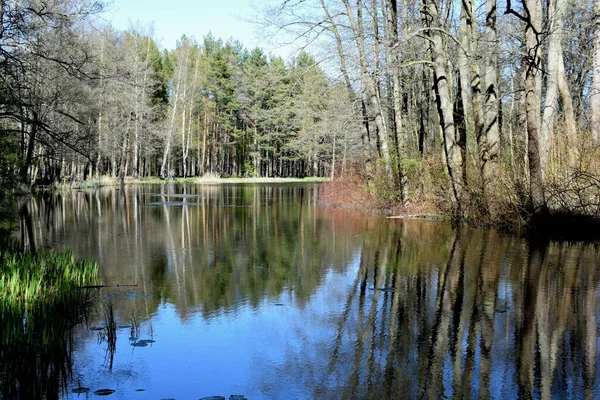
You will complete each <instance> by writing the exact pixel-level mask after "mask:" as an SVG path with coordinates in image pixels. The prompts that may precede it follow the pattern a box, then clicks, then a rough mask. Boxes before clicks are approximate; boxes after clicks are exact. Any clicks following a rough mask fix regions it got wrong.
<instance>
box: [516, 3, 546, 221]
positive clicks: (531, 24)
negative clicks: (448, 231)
mask: <svg viewBox="0 0 600 400" xmlns="http://www.w3.org/2000/svg"><path fill="white" fill-rule="evenodd" d="M522 1H523V6H524V7H525V8H526V9H528V10H529V21H528V23H527V27H526V29H525V39H526V50H527V54H528V56H527V58H526V59H525V61H526V63H527V65H526V69H525V109H526V120H527V154H528V160H529V184H530V192H529V196H530V202H531V208H532V211H533V213H534V214H541V213H544V212H545V211H547V209H546V198H545V195H544V171H543V167H542V164H541V159H540V97H541V91H542V90H541V89H542V85H541V73H540V67H541V56H540V55H541V42H540V39H541V38H540V37H539V35H540V32H541V28H542V2H541V0H522Z"/></svg>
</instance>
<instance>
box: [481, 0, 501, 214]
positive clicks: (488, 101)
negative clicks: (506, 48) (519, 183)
mask: <svg viewBox="0 0 600 400" xmlns="http://www.w3.org/2000/svg"><path fill="white" fill-rule="evenodd" d="M496 15H497V11H496V0H487V1H486V19H485V36H486V46H487V51H486V58H485V106H484V118H485V120H484V131H485V145H484V146H483V153H482V160H481V161H482V163H483V165H482V167H483V184H484V186H483V190H484V196H485V198H486V202H487V203H488V205H489V200H490V198H489V196H490V193H489V190H488V189H489V187H488V186H489V184H490V183H491V182H494V181H495V180H496V178H497V176H498V156H499V153H500V129H499V124H498V34H497V31H496Z"/></svg>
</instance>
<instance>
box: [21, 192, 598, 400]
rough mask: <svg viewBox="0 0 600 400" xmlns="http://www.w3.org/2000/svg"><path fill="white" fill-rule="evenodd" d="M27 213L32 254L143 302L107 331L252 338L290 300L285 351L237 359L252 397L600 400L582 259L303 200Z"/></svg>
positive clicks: (190, 198) (132, 203) (153, 196)
mask: <svg viewBox="0 0 600 400" xmlns="http://www.w3.org/2000/svg"><path fill="white" fill-rule="evenodd" d="M21 208H22V209H23V206H22V207H21ZM26 209H27V213H23V214H22V215H24V216H29V218H33V220H29V221H23V223H22V224H21V227H22V229H23V232H21V233H22V235H21V236H22V238H23V241H24V242H27V243H28V246H29V247H30V248H33V247H38V248H43V247H48V246H54V247H56V246H57V244H61V243H63V242H64V243H68V245H69V247H72V248H73V249H74V250H75V252H76V254H77V255H78V256H80V257H86V258H94V259H98V261H99V262H100V264H101V266H104V267H105V268H103V269H101V274H102V277H103V280H104V282H110V283H114V284H119V283H136V284H137V285H138V286H137V287H136V290H137V291H138V293H144V294H149V296H146V297H147V298H146V297H140V298H138V299H136V300H134V301H133V302H132V301H131V300H124V299H123V298H122V297H117V298H115V299H114V300H113V304H114V307H115V318H116V319H117V320H120V321H127V320H129V319H130V316H131V315H132V314H133V315H136V316H142V317H144V318H146V317H147V318H149V319H150V320H151V321H152V318H153V316H154V315H157V314H160V313H161V307H160V305H161V304H162V305H166V304H168V305H172V306H173V308H174V309H175V312H176V314H177V317H178V318H179V319H180V321H179V322H178V323H182V324H183V323H188V325H187V327H186V329H190V330H194V329H196V331H195V332H203V330H204V329H205V327H206V326H208V325H209V324H210V322H211V321H215V320H218V321H221V323H225V322H226V323H228V324H235V322H236V320H235V316H236V315H238V314H237V313H239V316H240V317H241V316H244V318H247V319H248V320H256V321H259V320H260V321H262V320H263V319H261V318H262V317H265V318H267V317H269V316H272V315H273V311H272V310H271V311H269V310H270V309H269V307H268V305H269V304H271V305H272V304H273V303H278V302H279V301H281V299H282V298H283V299H286V300H287V301H288V303H287V304H286V307H289V308H287V309H286V311H285V314H283V313H282V315H283V316H284V317H283V318H282V320H281V321H277V322H276V323H277V324H278V325H277V326H271V327H261V329H262V328H264V329H265V331H267V332H280V333H281V332H283V333H282V336H284V337H285V340H282V342H285V344H283V345H282V348H277V349H274V348H271V347H272V346H276V345H278V344H279V342H273V343H271V342H269V343H265V344H264V348H253V349H248V352H249V353H252V356H251V357H252V368H251V370H252V374H253V375H252V376H251V377H248V378H246V379H247V380H248V382H244V383H243V385H247V386H244V387H247V388H248V392H247V394H248V395H250V394H251V392H252V390H254V393H256V394H257V395H262V396H264V397H269V398H277V397H281V396H284V395H289V396H288V397H314V398H398V397H401V398H428V399H429V398H431V399H438V398H442V397H447V398H482V399H485V398H517V397H519V398H551V397H553V398H587V399H592V398H598V397H600V391H599V384H598V382H597V381H598V378H597V353H598V349H597V345H596V337H597V336H596V335H597V333H596V332H597V317H596V314H597V303H598V302H597V296H598V294H597V293H598V283H599V282H598V280H599V274H598V272H597V268H598V259H599V255H598V251H597V249H596V248H595V247H594V246H593V245H587V244H578V243H557V242H550V243H533V242H527V241H525V240H523V239H522V238H519V237H517V236H511V235H505V234H500V233H498V232H495V231H481V230H471V229H466V228H462V229H459V230H453V229H452V228H451V227H450V226H449V225H447V224H443V223H434V222H423V221H408V220H407V221H387V220H384V219H382V218H378V217H364V216H357V215H353V214H350V213H348V212H345V211H340V210H332V209H321V208H319V207H317V206H316V190H315V188H314V187H312V186H223V187H211V186H194V185H181V186H180V185H159V186H140V187H136V186H132V187H125V188H124V189H123V190H121V191H120V192H119V191H115V190H113V189H107V190H104V189H103V190H99V191H90V192H70V193H65V194H61V195H58V196H53V197H51V198H48V199H46V201H40V200H39V199H38V200H31V201H30V202H29V203H28V204H27V208H26ZM332 276H339V277H342V278H343V279H342V278H340V279H341V280H340V282H343V284H339V285H332V284H331V282H332ZM269 313H271V314H269ZM198 318H200V320H201V321H199V320H198ZM267 320H269V321H273V320H272V319H268V318H267ZM182 321H183V322H182ZM152 323H153V324H154V328H155V329H156V330H159V331H160V329H161V327H160V325H159V322H158V321H153V322H152ZM242 328H244V327H243V326H237V329H239V330H240V331H242ZM251 334H253V335H256V336H260V335H262V334H264V332H251ZM215 340H217V339H216V338H215ZM286 341H287V342H286ZM158 343H160V344H161V345H164V346H170V348H171V349H172V351H173V352H177V346H178V345H179V344H178V343H176V342H173V343H164V342H160V341H158ZM252 343H255V342H252ZM118 348H123V347H118ZM198 348H199V349H200V348H202V344H201V343H200V344H198ZM191 350H192V351H195V348H192V349H191ZM118 352H119V351H117V355H116V358H117V359H118V357H119V354H118ZM198 352H199V354H202V355H203V353H201V352H200V350H198ZM268 353H272V354H281V359H278V358H271V359H269V356H268V355H266V354H268ZM193 354H197V353H193ZM144 357H148V359H147V360H148V362H149V363H150V362H154V363H157V364H158V363H161V362H162V361H164V360H152V359H151V358H150V357H151V353H149V352H147V353H144ZM219 357H223V358H224V357H225V355H219ZM238 358H239V355H238ZM264 360H268V362H264V363H262V361H264ZM225 361H226V362H230V363H231V362H233V364H235V363H236V362H239V360H238V359H235V360H225ZM225 361H224V362H225ZM190 365H192V366H193V367H198V366H197V364H190ZM198 368H199V367H198ZM152 378H153V379H156V378H157V377H156V376H155V377H152ZM283 388H285V390H284V389H283ZM291 388H295V389H291Z"/></svg>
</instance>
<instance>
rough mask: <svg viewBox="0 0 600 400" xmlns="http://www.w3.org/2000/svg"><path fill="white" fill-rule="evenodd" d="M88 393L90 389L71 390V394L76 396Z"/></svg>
mask: <svg viewBox="0 0 600 400" xmlns="http://www.w3.org/2000/svg"><path fill="white" fill-rule="evenodd" d="M89 391H90V388H85V387H78V388H75V389H73V390H72V392H73V393H77V394H82V393H88V392H89Z"/></svg>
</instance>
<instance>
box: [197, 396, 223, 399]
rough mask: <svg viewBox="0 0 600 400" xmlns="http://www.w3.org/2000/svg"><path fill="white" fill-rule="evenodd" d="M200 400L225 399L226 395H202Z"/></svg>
mask: <svg viewBox="0 0 600 400" xmlns="http://www.w3.org/2000/svg"><path fill="white" fill-rule="evenodd" d="M200 400H225V397H223V396H208V397H202V398H201V399H200Z"/></svg>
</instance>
